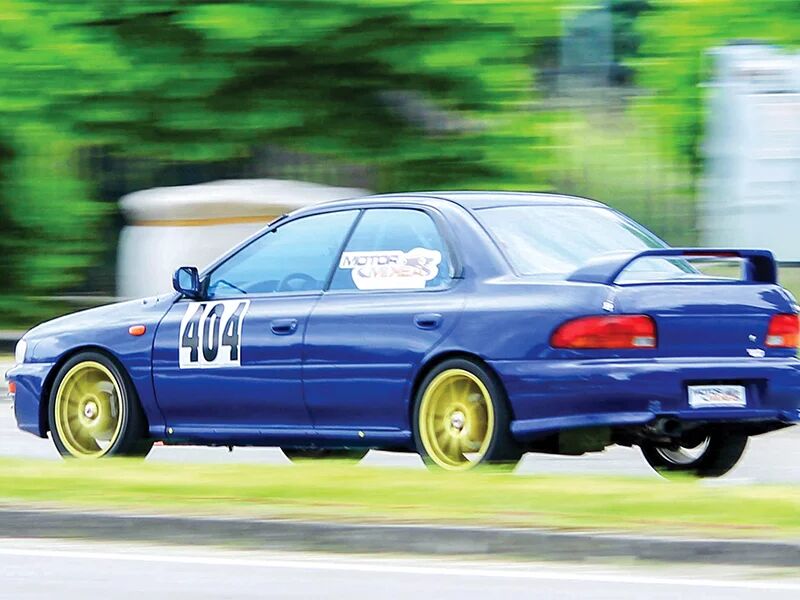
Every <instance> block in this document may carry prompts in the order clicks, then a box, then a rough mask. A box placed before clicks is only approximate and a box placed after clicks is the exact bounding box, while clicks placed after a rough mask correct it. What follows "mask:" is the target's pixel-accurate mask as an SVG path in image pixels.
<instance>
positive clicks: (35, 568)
mask: <svg viewBox="0 0 800 600" xmlns="http://www.w3.org/2000/svg"><path fill="white" fill-rule="evenodd" d="M0 595H2V597H4V598H14V599H16V600H24V599H49V598H59V599H60V600H71V599H76V600H77V599H80V600H85V599H86V598H107V599H109V600H113V599H116V598H131V599H134V598H135V599H137V600H138V599H140V598H175V599H180V598H191V599H192V600H202V599H206V598H208V599H217V598H297V599H301V598H303V599H304V598H330V599H342V600H344V599H347V600H350V599H352V598H386V599H389V598H436V599H437V600H450V599H452V600H470V599H472V598H475V599H480V600H485V599H486V598H526V599H527V598H548V599H562V598H563V599H572V598H593V599H605V598H607V599H613V600H625V599H628V598H630V599H637V600H638V599H639V598H643V597H646V598H648V600H661V599H663V600H674V598H703V600H715V599H724V600H738V599H745V598H748V599H749V598H753V597H759V598H770V599H771V598H775V599H783V598H786V599H789V598H792V599H794V598H797V597H798V596H800V574H799V573H797V572H796V571H789V570H777V569H770V570H764V569H760V570H758V569H745V568H742V567H736V568H730V567H716V566H715V567H708V566H706V567H702V566H647V567H643V566H630V565H625V566H620V565H619V564H617V565H614V564H605V565H599V564H595V565H593V564H587V563H578V564H561V563H546V564H543V563H526V562H499V561H488V560H487V561H476V562H467V561H461V560H459V561H456V560H450V559H442V558H427V557H413V558H404V557H384V558H370V557H359V556H350V555H345V554H328V555H325V554H305V553H287V552H281V553H277V552H264V551H237V550H230V549H219V548H187V547H181V546H171V547H163V546H148V545H138V544H120V543H99V542H84V541H69V542H67V541H63V540H47V541H42V540H35V541H34V540H20V539H5V540H4V539H0Z"/></svg>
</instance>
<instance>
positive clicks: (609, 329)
mask: <svg viewBox="0 0 800 600" xmlns="http://www.w3.org/2000/svg"><path fill="white" fill-rule="evenodd" d="M657 343H658V340H657V337H656V324H655V322H654V321H653V319H651V318H650V317H648V316H647V315H602V316H594V317H580V318H578V319H573V320H572V321H567V322H566V323H564V324H563V325H561V326H560V327H559V328H558V329H556V331H555V333H553V336H552V337H551V338H550V345H551V346H553V347H554V348H589V349H621V348H631V349H642V348H655V347H656V345H657Z"/></svg>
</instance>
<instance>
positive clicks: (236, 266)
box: [208, 210, 358, 299]
mask: <svg viewBox="0 0 800 600" xmlns="http://www.w3.org/2000/svg"><path fill="white" fill-rule="evenodd" d="M357 214H358V211H357V210H346V211H339V212H331V213H323V214H319V215H312V216H310V217H303V218H300V219H297V220H295V221H291V222H289V223H286V224H285V225H281V226H280V227H278V228H277V229H276V230H274V231H270V232H268V233H265V234H264V235H262V236H261V237H259V238H257V239H255V240H253V241H252V242H251V243H250V244H248V245H247V246H245V247H244V248H242V249H241V250H239V252H237V253H236V254H234V255H233V256H231V257H230V258H228V260H226V261H225V262H224V263H222V264H221V265H219V266H218V267H217V268H216V269H214V271H212V273H211V275H210V277H209V282H208V298H210V299H220V298H238V297H241V296H246V295H250V294H268V293H272V292H306V291H317V290H322V288H323V287H324V285H325V279H326V278H327V276H328V273H330V269H331V267H332V266H333V262H334V260H335V259H336V258H337V254H338V252H339V249H340V247H341V245H342V243H343V242H344V238H345V236H346V235H347V232H348V231H349V230H350V227H351V226H352V224H353V221H354V220H355V218H356V216H357Z"/></svg>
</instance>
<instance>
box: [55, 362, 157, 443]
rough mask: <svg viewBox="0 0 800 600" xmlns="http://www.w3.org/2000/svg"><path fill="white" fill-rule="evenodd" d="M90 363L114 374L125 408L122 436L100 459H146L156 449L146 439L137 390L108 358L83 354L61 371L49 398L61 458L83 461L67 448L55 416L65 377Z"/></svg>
mask: <svg viewBox="0 0 800 600" xmlns="http://www.w3.org/2000/svg"><path fill="white" fill-rule="evenodd" d="M88 362H94V363H99V364H100V365H102V366H104V367H105V368H106V369H107V370H108V371H109V372H110V373H111V375H112V376H113V377H114V379H115V380H116V383H117V387H118V389H119V390H120V396H121V397H120V398H119V401H120V403H121V405H122V406H123V410H122V411H121V412H122V420H121V424H120V428H119V433H118V435H117V436H116V439H114V440H113V442H112V443H111V444H110V446H109V447H108V449H107V450H106V451H105V452H104V453H103V454H102V455H101V456H102V457H103V458H105V457H111V456H128V457H137V458H144V457H145V456H147V454H148V453H149V452H150V450H151V448H152V447H153V440H152V439H149V438H148V437H147V420H146V418H145V416H144V411H143V410H142V407H141V404H140V403H139V397H138V396H137V394H136V389H135V388H134V387H133V384H132V383H131V382H130V379H129V377H128V375H127V373H125V372H124V371H123V370H122V369H120V368H119V367H118V366H117V365H116V363H115V362H114V361H113V360H111V359H110V358H108V356H106V355H105V354H101V353H99V352H81V353H79V354H76V355H75V356H73V357H72V358H70V359H69V360H68V361H67V362H66V363H64V365H63V366H62V367H61V368H60V369H59V371H58V374H57V375H56V378H55V380H54V381H53V385H52V387H51V390H50V397H49V398H48V422H49V426H50V432H51V435H52V438H53V444H55V447H56V449H57V450H58V452H59V454H61V456H63V457H66V458H83V457H82V456H78V455H75V454H73V453H72V452H70V450H69V448H68V447H67V444H65V442H64V440H63V439H62V437H61V435H60V433H59V430H58V427H57V425H56V414H55V413H56V397H57V394H58V390H59V388H60V387H61V384H62V382H63V381H64V378H65V376H66V375H67V374H68V373H69V372H70V371H71V370H72V369H73V368H74V367H76V366H77V365H80V364H81V363H88Z"/></svg>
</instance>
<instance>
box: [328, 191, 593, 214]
mask: <svg viewBox="0 0 800 600" xmlns="http://www.w3.org/2000/svg"><path fill="white" fill-rule="evenodd" d="M393 200H397V201H404V202H408V201H409V200H433V201H436V200H438V201H448V202H453V203H455V204H458V205H460V206H462V207H464V208H465V209H467V210H470V211H472V210H480V209H483V208H492V207H499V206H524V205H558V206H597V207H606V205H605V204H603V203H602V202H597V201H596V200H590V199H588V198H581V197H580V196H570V195H566V194H556V193H551V192H498V191H443V192H436V191H431V192H406V193H392V194H376V195H373V196H365V197H362V198H350V199H347V200H333V201H331V202H324V203H321V204H317V205H315V208H318V207H323V206H324V207H330V206H336V205H342V206H353V205H360V206H368V205H369V204H384V203H386V202H391V201H393Z"/></svg>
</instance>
